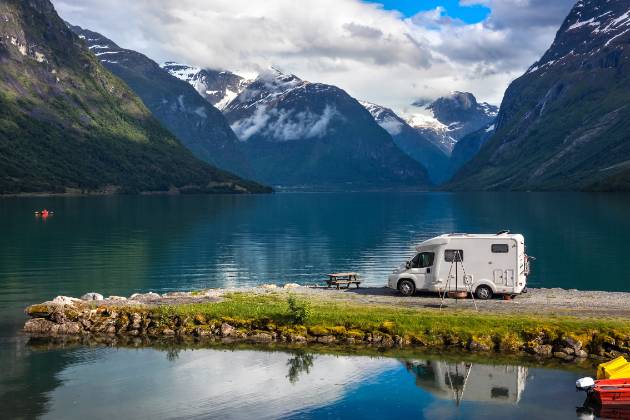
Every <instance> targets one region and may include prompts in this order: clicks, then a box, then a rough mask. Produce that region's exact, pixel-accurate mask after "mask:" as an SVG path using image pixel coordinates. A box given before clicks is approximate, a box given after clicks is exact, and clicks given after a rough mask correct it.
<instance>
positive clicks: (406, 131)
mask: <svg viewBox="0 0 630 420" xmlns="http://www.w3.org/2000/svg"><path fill="white" fill-rule="evenodd" d="M360 103H361V105H363V107H364V108H365V109H367V110H368V111H369V112H370V114H372V117H374V120H375V121H376V122H377V123H378V124H379V125H380V126H381V127H383V128H384V129H385V130H386V131H387V132H388V133H389V134H390V135H391V136H392V138H393V139H394V142H395V143H396V145H397V146H398V147H399V148H400V149H401V150H402V151H403V152H405V153H406V154H407V155H409V156H410V157H411V158H413V159H414V160H416V161H418V162H420V163H421V164H422V165H423V166H424V167H425V168H426V169H427V171H428V172H429V176H430V177H431V181H433V182H434V183H435V184H441V183H442V182H444V181H446V180H447V179H448V178H449V177H450V175H451V171H450V163H449V158H448V153H447V151H446V150H445V149H446V148H441V147H438V146H436V142H437V143H438V144H439V139H436V138H435V136H434V133H435V131H434V130H435V129H436V128H434V129H433V130H428V135H426V134H424V133H423V132H422V131H421V130H419V129H414V128H413V127H411V126H410V125H409V124H408V122H407V121H405V120H404V119H403V118H401V117H399V116H398V115H397V114H396V113H395V112H394V111H392V110H391V109H389V108H385V107H383V106H380V105H376V104H373V103H371V102H366V101H360ZM435 121H436V123H437V124H440V123H439V121H437V120H435ZM444 127H445V126H444ZM429 136H431V137H429Z"/></svg>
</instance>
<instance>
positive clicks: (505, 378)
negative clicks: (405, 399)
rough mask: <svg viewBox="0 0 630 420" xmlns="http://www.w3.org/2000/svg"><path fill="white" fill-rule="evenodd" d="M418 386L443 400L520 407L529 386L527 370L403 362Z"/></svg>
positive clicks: (435, 362) (523, 368)
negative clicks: (519, 404) (515, 405)
mask: <svg viewBox="0 0 630 420" xmlns="http://www.w3.org/2000/svg"><path fill="white" fill-rule="evenodd" d="M403 363H404V365H405V367H406V368H407V370H408V371H409V372H411V373H412V374H413V375H415V377H416V385H417V386H418V387H420V388H422V389H424V390H426V391H429V392H430V393H432V394H433V395H435V396H436V397H438V398H440V399H452V400H453V401H455V402H456V403H457V404H459V403H460V402H462V401H478V402H496V403H509V404H517V403H518V402H519V401H520V399H521V396H522V394H523V392H524V391H525V384H526V382H527V368H526V367H523V366H500V365H496V366H495V365H480V364H474V363H465V362H459V363H455V362H445V361H436V360H412V361H403Z"/></svg>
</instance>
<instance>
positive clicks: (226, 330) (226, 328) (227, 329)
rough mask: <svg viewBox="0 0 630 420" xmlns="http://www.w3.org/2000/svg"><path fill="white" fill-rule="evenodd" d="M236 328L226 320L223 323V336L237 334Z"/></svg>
mask: <svg viewBox="0 0 630 420" xmlns="http://www.w3.org/2000/svg"><path fill="white" fill-rule="evenodd" d="M235 332H236V328H234V327H233V326H231V325H230V324H228V323H226V322H224V323H223V324H221V337H232V336H234V335H235Z"/></svg>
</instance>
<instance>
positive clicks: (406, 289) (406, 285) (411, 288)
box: [398, 280, 416, 296]
mask: <svg viewBox="0 0 630 420" xmlns="http://www.w3.org/2000/svg"><path fill="white" fill-rule="evenodd" d="M398 291H399V292H400V293H402V294H403V295H404V296H411V295H413V294H414V293H415V292H416V285H415V284H413V282H412V281H411V280H401V281H400V283H398Z"/></svg>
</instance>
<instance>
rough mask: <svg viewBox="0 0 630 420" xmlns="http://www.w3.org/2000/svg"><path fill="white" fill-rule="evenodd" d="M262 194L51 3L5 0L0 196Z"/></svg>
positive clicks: (0, 32)
mask: <svg viewBox="0 0 630 420" xmlns="http://www.w3.org/2000/svg"><path fill="white" fill-rule="evenodd" d="M68 189H71V190H75V189H76V190H90V191H95V190H100V191H102V190H105V189H107V190H109V191H120V192H143V191H167V190H178V191H181V192H193V191H195V192H197V191H203V192H258V191H266V189H265V188H263V187H261V186H259V185H258V184H256V183H252V182H248V181H243V180H241V179H240V178H238V177H236V176H234V175H231V174H229V173H226V172H223V171H220V170H218V169H216V168H214V167H212V166H209V165H207V164H205V163H202V162H200V161H198V160H197V159H195V158H194V157H193V156H192V154H191V153H190V152H189V151H188V150H186V149H185V148H184V147H183V146H182V145H181V144H180V143H179V141H178V140H177V139H176V138H175V137H174V136H173V135H172V134H171V133H170V132H169V131H167V130H166V129H164V128H163V127H162V126H161V125H160V124H159V123H158V122H157V120H155V119H154V117H153V116H152V115H151V114H150V112H149V111H148V110H147V109H146V108H145V106H144V105H143V103H142V101H141V100H140V99H139V98H138V97H137V96H136V95H135V94H134V93H133V92H132V91H131V90H130V89H129V88H128V87H127V86H126V85H125V84H124V83H123V82H122V81H120V80H119V79H118V78H116V77H115V76H113V75H112V74H111V73H109V71H107V70H106V69H105V68H103V67H102V66H101V64H100V63H99V62H98V60H97V59H96V57H95V56H94V55H93V54H92V53H90V52H89V51H88V50H87V49H86V48H85V46H84V44H83V42H81V41H80V40H79V38H78V37H77V36H76V35H75V34H73V33H72V32H71V31H70V30H69V29H68V28H67V27H66V25H65V24H64V22H63V21H62V20H61V19H60V18H59V16H58V15H57V14H56V12H55V10H54V8H53V6H52V4H51V3H50V1H49V0H31V1H29V2H25V1H18V0H0V194H9V193H23V192H64V191H67V190H68Z"/></svg>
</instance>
